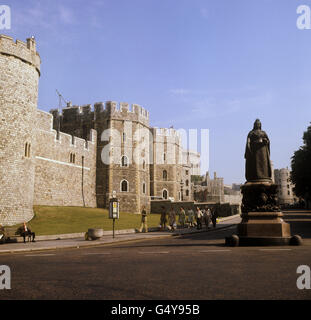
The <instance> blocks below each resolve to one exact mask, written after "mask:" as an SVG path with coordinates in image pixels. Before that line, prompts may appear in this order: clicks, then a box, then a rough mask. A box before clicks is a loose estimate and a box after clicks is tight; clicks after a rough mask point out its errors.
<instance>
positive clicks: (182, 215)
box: [179, 207, 186, 228]
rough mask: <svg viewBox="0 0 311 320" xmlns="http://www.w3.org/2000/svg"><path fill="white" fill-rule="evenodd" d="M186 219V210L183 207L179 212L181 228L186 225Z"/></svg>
mask: <svg viewBox="0 0 311 320" xmlns="http://www.w3.org/2000/svg"><path fill="white" fill-rule="evenodd" d="M185 221H186V212H185V210H184V208H183V207H181V208H180V212H179V224H180V227H181V228H184V227H185Z"/></svg>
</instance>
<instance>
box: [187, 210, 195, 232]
mask: <svg viewBox="0 0 311 320" xmlns="http://www.w3.org/2000/svg"><path fill="white" fill-rule="evenodd" d="M193 221H194V212H193V210H192V208H190V209H189V210H188V223H189V224H188V228H192V227H193Z"/></svg>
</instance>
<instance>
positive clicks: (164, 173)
mask: <svg viewBox="0 0 311 320" xmlns="http://www.w3.org/2000/svg"><path fill="white" fill-rule="evenodd" d="M163 180H164V181H167V171H166V170H163Z"/></svg>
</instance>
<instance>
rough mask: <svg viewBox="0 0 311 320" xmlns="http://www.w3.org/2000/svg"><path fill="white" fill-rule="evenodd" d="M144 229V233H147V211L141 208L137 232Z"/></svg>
mask: <svg viewBox="0 0 311 320" xmlns="http://www.w3.org/2000/svg"><path fill="white" fill-rule="evenodd" d="M144 228H145V232H148V226H147V211H146V207H145V206H143V207H142V211H141V225H140V229H139V232H143V229H144Z"/></svg>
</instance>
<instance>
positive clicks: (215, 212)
mask: <svg viewBox="0 0 311 320" xmlns="http://www.w3.org/2000/svg"><path fill="white" fill-rule="evenodd" d="M219 210H220V204H219V203H217V204H216V207H215V208H214V210H213V213H212V223H213V227H214V228H216V223H217V218H218V216H219Z"/></svg>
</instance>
